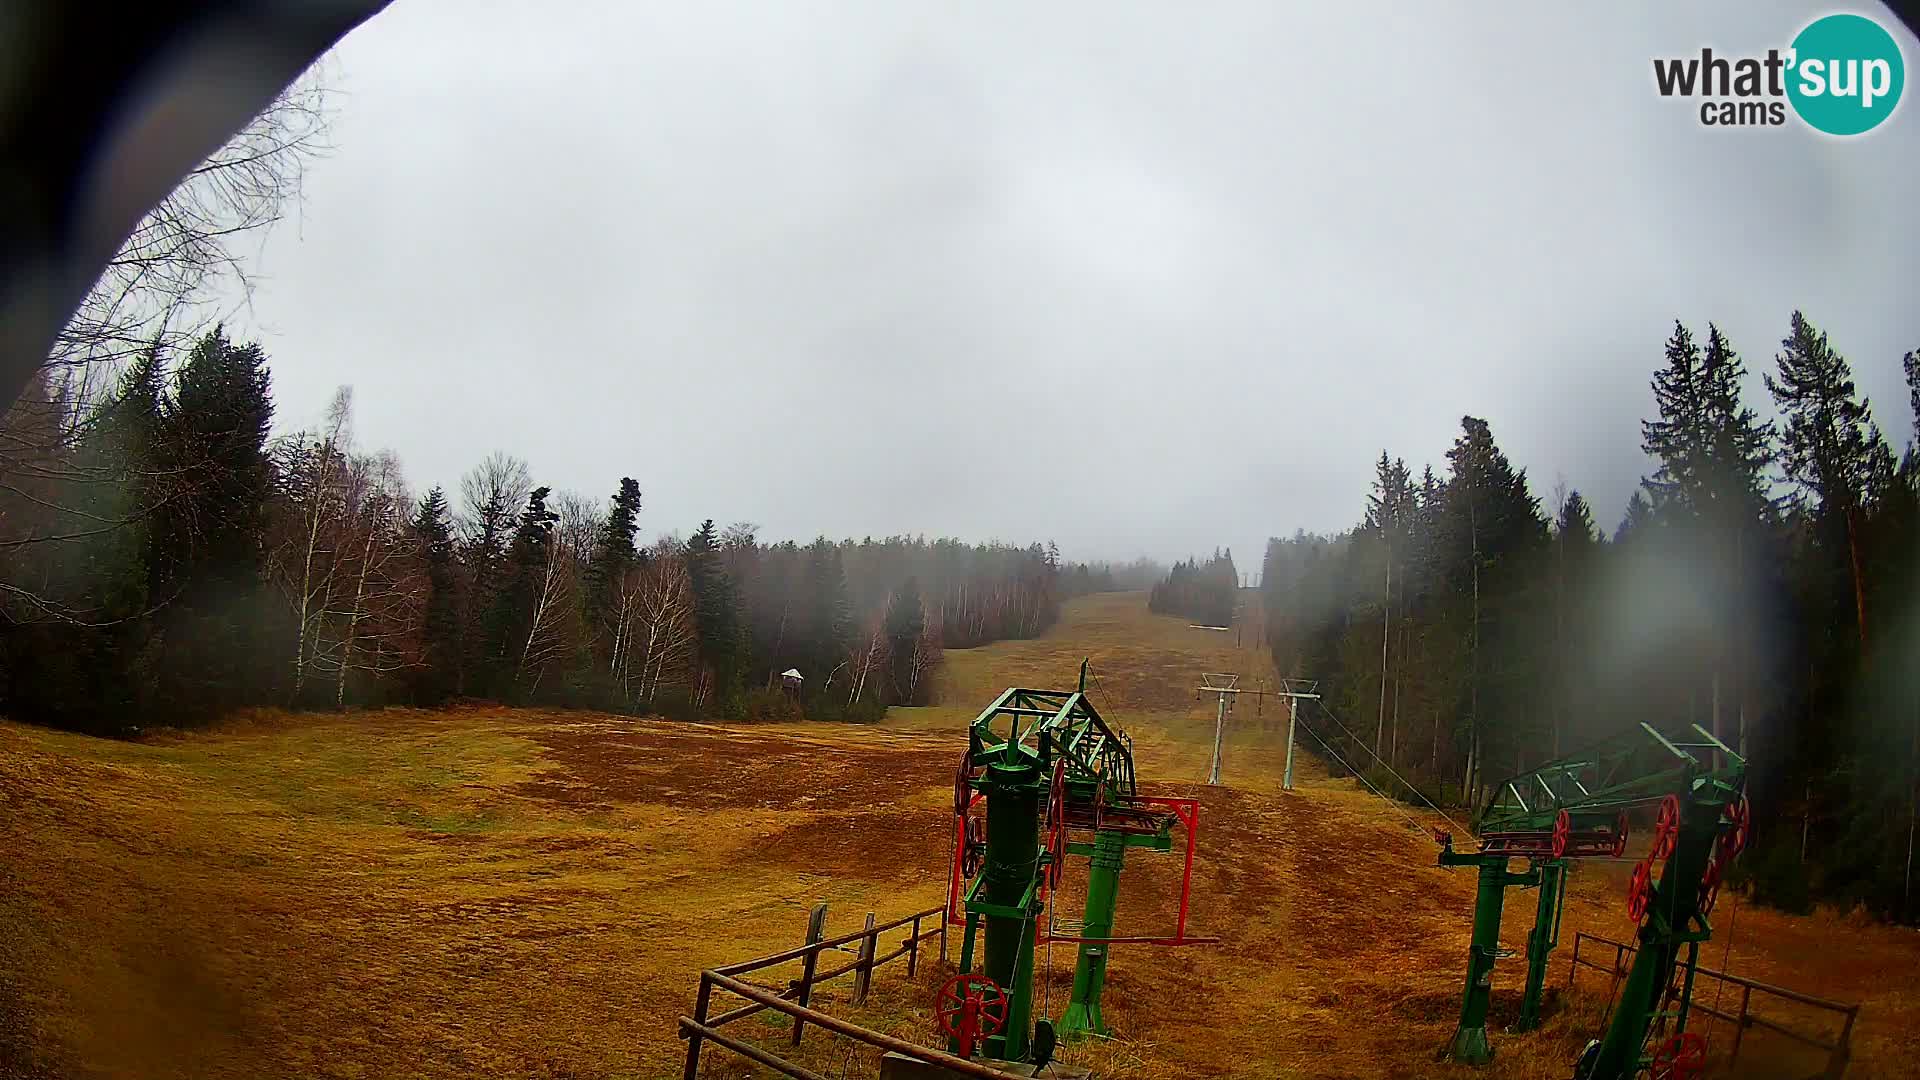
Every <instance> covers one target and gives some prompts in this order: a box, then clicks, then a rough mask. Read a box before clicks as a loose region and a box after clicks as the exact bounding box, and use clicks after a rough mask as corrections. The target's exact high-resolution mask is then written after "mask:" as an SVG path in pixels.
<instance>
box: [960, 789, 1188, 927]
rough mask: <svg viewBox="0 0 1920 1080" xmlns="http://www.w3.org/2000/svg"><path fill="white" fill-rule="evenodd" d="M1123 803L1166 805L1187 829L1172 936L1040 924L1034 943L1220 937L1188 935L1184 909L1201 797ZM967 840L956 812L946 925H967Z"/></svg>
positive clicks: (980, 799) (980, 798)
mask: <svg viewBox="0 0 1920 1080" xmlns="http://www.w3.org/2000/svg"><path fill="white" fill-rule="evenodd" d="M985 801H986V796H985V795H981V794H979V793H978V792H976V793H974V796H973V798H972V800H971V801H970V802H969V803H968V805H967V809H968V810H969V811H971V810H972V809H973V808H974V807H976V806H979V805H980V804H982V803H984V802H985ZM1126 804H1127V808H1128V809H1136V808H1139V807H1147V806H1158V807H1165V808H1166V809H1168V810H1171V811H1172V812H1173V817H1174V820H1175V821H1176V822H1178V823H1179V824H1181V825H1183V826H1185V827H1186V830H1187V844H1186V849H1187V850H1186V853H1185V855H1184V856H1182V862H1183V865H1182V867H1181V871H1180V911H1179V915H1178V917H1177V919H1176V920H1175V922H1174V931H1173V936H1172V937H1108V938H1090V937H1079V936H1073V937H1066V936H1053V935H1049V934H1048V933H1047V932H1046V928H1045V927H1041V928H1039V936H1038V937H1037V938H1036V939H1035V943H1036V944H1042V945H1044V944H1046V943H1047V942H1050V941H1053V942H1060V943H1062V944H1081V943H1094V944H1106V945H1211V944H1215V943H1217V942H1219V940H1220V939H1219V938H1218V937H1194V936H1189V935H1188V934H1187V912H1188V909H1189V908H1190V906H1191V904H1192V899H1193V853H1194V847H1195V843H1196V841H1197V840H1198V838H1199V835H1200V800H1199V799H1177V798H1171V797H1168V796H1159V795H1137V796H1134V797H1133V798H1130V799H1127V800H1126ZM1069 824H1071V825H1074V827H1081V826H1079V825H1078V823H1075V822H1070V823H1069ZM966 843H967V822H966V819H965V818H962V817H959V816H957V815H956V816H955V817H954V819H953V851H952V853H951V856H950V858H949V862H948V867H947V925H949V926H964V925H966V922H967V913H966V911H965V910H964V908H963V905H962V903H961V900H962V894H963V892H964V883H965V878H963V877H961V875H960V854H961V851H962V850H963V849H964V848H965V846H966ZM1043 887H1044V886H1043Z"/></svg>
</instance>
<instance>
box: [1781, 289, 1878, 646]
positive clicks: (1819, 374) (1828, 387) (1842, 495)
mask: <svg viewBox="0 0 1920 1080" xmlns="http://www.w3.org/2000/svg"><path fill="white" fill-rule="evenodd" d="M1774 360H1775V363H1776V364H1777V365H1778V369H1779V377H1778V378H1775V377H1774V376H1773V375H1768V376H1767V377H1766V382H1767V390H1768V392H1770V393H1771V394H1772V395H1773V400H1774V403H1775V404H1776V405H1778V406H1779V408H1780V412H1781V415H1782V416H1783V417H1784V418H1785V420H1786V427H1785V429H1784V430H1783V431H1782V432H1781V438H1780V465H1781V468H1782V469H1783V470H1784V471H1785V473H1786V476H1787V479H1788V480H1790V481H1792V482H1793V483H1794V484H1796V485H1798V486H1799V487H1800V489H1801V490H1802V491H1803V492H1805V493H1806V494H1808V495H1811V496H1812V497H1813V498H1814V500H1815V503H1816V506H1815V512H1816V514H1817V515H1818V517H1819V518H1820V519H1821V520H1822V521H1823V522H1824V523H1826V524H1827V528H1826V529H1825V530H1823V531H1824V532H1826V533H1827V534H1828V535H1829V536H1835V535H1837V538H1838V542H1837V544H1836V545H1835V546H1836V547H1839V548H1840V549H1842V550H1843V551H1844V552H1845V555H1846V560H1847V565H1848V570H1849V573H1848V577H1849V579H1850V580H1851V582H1852V586H1853V601H1854V618H1855V623H1856V627H1857V630H1858V635H1859V642H1860V648H1861V651H1862V653H1864V652H1865V651H1866V647H1867V584H1866V580H1865V566H1864V562H1863V559H1864V550H1863V545H1864V537H1863V535H1862V533H1863V530H1864V527H1865V521H1864V517H1865V511H1866V500H1867V497H1868V493H1869V491H1870V490H1871V489H1872V487H1873V484H1874V481H1875V479H1876V474H1877V473H1878V472H1879V471H1880V468H1879V466H1880V464H1881V462H1880V458H1881V457H1882V456H1884V455H1885V454H1886V450H1885V444H1884V443H1883V442H1882V441H1881V440H1880V438H1879V431H1878V429H1876V428H1875V427H1874V425H1873V414H1872V410H1871V407H1870V406H1869V404H1868V402H1867V399H1865V398H1862V397H1858V396H1857V395H1856V393H1855V390H1854V384H1853V368H1852V367H1851V365H1849V364H1848V363H1847V360H1846V358H1845V357H1843V356H1841V355H1840V354H1839V353H1838V352H1836V351H1835V350H1834V348H1833V346H1832V345H1831V344H1830V343H1829V342H1828V341H1827V335H1826V334H1825V333H1824V332H1823V331H1821V330H1818V329H1816V328H1815V327H1814V326H1813V324H1812V323H1810V322H1808V321H1807V319H1806V317H1805V316H1804V315H1802V314H1801V313H1800V312H1798V311H1796V312H1794V313H1793V319H1792V323H1791V328H1790V330H1789V332H1788V334H1787V337H1786V338H1785V339H1784V340H1782V341H1781V342H1780V352H1779V354H1778V355H1777V356H1775V358H1774Z"/></svg>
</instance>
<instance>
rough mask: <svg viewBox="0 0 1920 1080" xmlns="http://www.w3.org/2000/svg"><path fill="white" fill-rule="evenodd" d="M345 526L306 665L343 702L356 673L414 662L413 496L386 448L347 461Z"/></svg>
mask: <svg viewBox="0 0 1920 1080" xmlns="http://www.w3.org/2000/svg"><path fill="white" fill-rule="evenodd" d="M342 487H343V488H344V490H345V493H346V500H345V501H346V507H347V509H346V515H345V528H344V529H343V530H342V533H341V537H340V541H339V547H340V551H339V556H338V562H339V563H340V569H339V570H338V571H337V572H336V575H335V576H336V578H337V579H338V580H339V581H340V586H339V587H338V588H337V589H336V590H335V594H334V600H333V603H332V604H331V605H330V607H329V608H328V611H327V614H328V616H329V618H328V623H329V629H330V632H329V633H326V634H324V635H322V637H321V640H320V642H319V644H318V645H317V647H316V652H315V656H314V660H313V663H314V667H315V668H316V669H317V670H322V671H328V672H330V673H332V674H333V676H334V705H335V707H336V708H340V707H344V706H345V705H346V696H347V683H348V680H349V679H350V677H351V676H352V674H353V673H355V672H359V673H362V674H365V675H369V676H372V677H373V678H375V679H379V678H382V677H384V676H386V675H389V674H392V673H394V672H397V671H401V670H404V669H405V668H407V667H410V666H411V665H413V664H414V663H417V662H418V659H419V656H418V648H417V642H418V636H419V630H420V619H421V615H422V613H423V611H424V608H425V602H426V578H425V575H424V573H423V570H422V567H421V565H420V559H419V553H418V552H417V551H416V550H415V545H414V540H413V537H412V535H411V534H410V533H409V532H408V530H407V522H406V519H407V510H408V508H409V507H410V506H411V505H412V503H413V500H412V497H411V496H410V495H409V493H408V491H407V489H406V484H405V482H404V481H403V480H402V478H401V475H400V464H399V460H398V459H397V458H396V457H394V455H393V454H392V453H391V452H382V453H380V454H377V455H374V456H372V457H356V458H354V459H353V460H352V461H351V463H350V465H349V467H348V469H347V470H346V473H345V477H344V479H343V483H342Z"/></svg>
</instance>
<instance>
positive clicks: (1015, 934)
mask: <svg viewBox="0 0 1920 1080" xmlns="http://www.w3.org/2000/svg"><path fill="white" fill-rule="evenodd" d="M981 787H982V788H983V789H984V790H985V791H986V795H987V858H986V865H985V866H984V867H983V868H982V869H981V871H980V872H981V874H983V875H984V876H985V878H986V880H985V883H984V884H983V885H982V887H981V893H980V899H981V900H982V901H984V902H985V904H986V905H987V906H989V908H990V910H988V911H987V914H986V919H985V922H986V939H987V940H986V947H985V949H984V950H983V952H984V953H985V960H984V963H983V964H982V965H981V969H982V970H983V971H984V972H985V973H986V975H987V977H988V978H990V979H992V980H993V981H994V982H996V983H998V984H1000V987H1001V989H1003V990H1005V991H1006V993H1007V1025H1006V1027H1005V1028H1004V1029H1003V1030H1002V1031H1001V1032H1000V1033H999V1034H997V1035H994V1036H991V1037H989V1038H988V1039H987V1056H988V1057H993V1058H998V1059H1000V1060H1002V1061H1018V1060H1020V1058H1021V1057H1022V1056H1023V1055H1024V1054H1025V1053H1026V1050H1027V1037H1028V1029H1029V1028H1030V1027H1031V1022H1032V1014H1033V922H1034V913H1033V912H1032V911H1030V910H1025V909H1023V908H1022V906H1021V905H1022V904H1027V905H1031V904H1032V903H1033V902H1034V901H1033V896H1032V886H1033V883H1034V879H1035V874H1036V873H1037V868H1038V866H1039V860H1040V798H1041V791H1042V785H1041V783H1040V770H1039V769H1038V767H1036V766H1034V765H1032V764H1029V763H1026V762H1015V763H1013V764H1005V763H994V764H992V765H989V766H987V770H986V773H985V775H984V776H982V777H981Z"/></svg>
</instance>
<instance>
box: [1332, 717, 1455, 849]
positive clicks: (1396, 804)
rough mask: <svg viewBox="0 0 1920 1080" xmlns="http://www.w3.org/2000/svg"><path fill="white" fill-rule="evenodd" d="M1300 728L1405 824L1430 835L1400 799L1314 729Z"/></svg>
mask: <svg viewBox="0 0 1920 1080" xmlns="http://www.w3.org/2000/svg"><path fill="white" fill-rule="evenodd" d="M1300 730H1302V731H1304V732H1306V733H1307V734H1308V735H1311V736H1313V741H1314V742H1317V743H1319V744H1320V749H1322V750H1325V751H1326V752H1327V756H1328V757H1331V758H1333V760H1335V761H1337V762H1339V763H1340V767H1341V768H1343V769H1345V770H1347V771H1348V772H1350V773H1352V774H1353V776H1354V778H1355V779H1356V780H1359V781H1360V782H1361V783H1362V784H1364V785H1366V788H1367V790H1368V791H1371V792H1373V793H1374V794H1375V795H1378V796H1379V797H1380V799H1381V800H1382V801H1383V802H1385V803H1386V804H1387V805H1388V806H1390V807H1392V808H1393V812H1394V813H1396V814H1399V815H1400V816H1401V817H1403V818H1405V819H1406V821H1407V824H1409V825H1411V826H1413V829H1414V831H1415V832H1418V833H1420V834H1422V835H1431V832H1430V830H1429V829H1428V828H1427V826H1425V825H1422V824H1420V822H1419V821H1417V820H1415V818H1414V816H1413V815H1412V814H1409V813H1407V812H1406V811H1405V810H1403V809H1401V808H1400V800H1398V799H1395V798H1392V797H1391V796H1389V795H1387V793H1386V792H1383V791H1381V790H1380V789H1379V788H1377V787H1374V786H1373V781H1371V780H1368V779H1367V775H1366V774H1365V773H1363V772H1361V771H1359V770H1358V769H1355V768H1354V767H1353V766H1352V765H1349V764H1347V759H1346V758H1343V757H1341V756H1340V754H1339V752H1338V751H1336V750H1335V749H1334V748H1333V747H1331V746H1328V745H1327V741H1326V740H1325V739H1322V738H1321V737H1320V734H1319V733H1318V732H1316V731H1314V730H1313V728H1312V727H1310V726H1308V725H1306V724H1301V725H1300Z"/></svg>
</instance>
